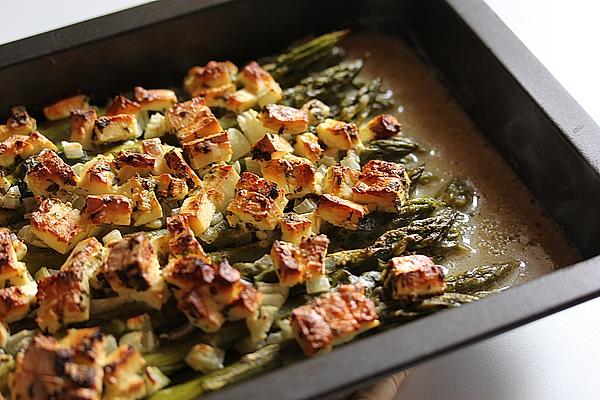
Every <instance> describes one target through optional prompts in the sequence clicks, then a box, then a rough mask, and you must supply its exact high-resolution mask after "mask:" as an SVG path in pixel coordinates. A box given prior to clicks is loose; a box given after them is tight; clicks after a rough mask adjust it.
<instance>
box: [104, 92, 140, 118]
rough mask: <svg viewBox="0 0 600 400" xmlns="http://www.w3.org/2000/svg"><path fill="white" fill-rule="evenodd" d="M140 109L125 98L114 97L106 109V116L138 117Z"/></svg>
mask: <svg viewBox="0 0 600 400" xmlns="http://www.w3.org/2000/svg"><path fill="white" fill-rule="evenodd" d="M140 111H142V107H141V106H140V104H139V103H138V102H136V101H133V100H129V99H128V98H127V97H125V96H121V95H119V96H115V97H114V98H113V100H112V102H111V103H110V105H109V106H108V108H107V109H106V115H119V114H132V115H136V116H137V115H139V114H140Z"/></svg>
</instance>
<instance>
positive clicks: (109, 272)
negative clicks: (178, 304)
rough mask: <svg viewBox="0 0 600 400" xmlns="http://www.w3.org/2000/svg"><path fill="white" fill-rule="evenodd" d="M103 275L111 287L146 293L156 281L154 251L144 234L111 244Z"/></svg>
mask: <svg viewBox="0 0 600 400" xmlns="http://www.w3.org/2000/svg"><path fill="white" fill-rule="evenodd" d="M108 250H109V252H108V257H107V259H106V262H105V263H104V265H103V273H104V275H105V276H106V279H107V280H108V282H109V283H111V286H113V287H125V288H128V289H133V290H137V291H145V290H148V289H150V287H152V284H153V281H154V279H155V277H154V274H153V271H152V269H153V263H152V260H153V259H154V258H155V254H154V249H153V247H152V245H151V244H150V241H149V240H148V238H147V237H146V235H145V234H144V233H142V232H140V233H137V234H135V235H134V236H132V237H130V238H128V239H123V240H120V241H118V242H115V243H111V245H110V246H109V247H108Z"/></svg>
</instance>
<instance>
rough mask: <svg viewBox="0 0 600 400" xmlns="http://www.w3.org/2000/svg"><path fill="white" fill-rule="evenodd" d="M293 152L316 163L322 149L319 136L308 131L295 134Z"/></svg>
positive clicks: (321, 154)
mask: <svg viewBox="0 0 600 400" xmlns="http://www.w3.org/2000/svg"><path fill="white" fill-rule="evenodd" d="M294 152H295V153H296V154H297V155H299V156H301V157H304V158H307V159H309V160H310V161H311V162H312V163H314V164H316V163H317V161H319V160H320V159H321V157H323V153H324V151H323V149H322V148H321V145H320V144H319V138H318V137H316V136H315V135H314V134H312V133H310V132H305V133H303V134H301V135H298V136H296V143H294Z"/></svg>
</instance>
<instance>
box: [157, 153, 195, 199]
mask: <svg viewBox="0 0 600 400" xmlns="http://www.w3.org/2000/svg"><path fill="white" fill-rule="evenodd" d="M165 163H166V164H167V167H168V168H169V170H170V172H171V173H172V174H173V175H174V176H175V177H177V178H180V179H184V180H185V183H186V184H187V186H188V189H189V190H193V189H196V188H197V187H200V178H198V175H196V173H195V172H194V170H193V169H192V167H190V166H189V165H188V163H187V162H186V161H185V159H184V158H183V156H182V155H181V153H179V152H178V151H177V150H174V149H173V150H170V151H168V152H167V153H165Z"/></svg>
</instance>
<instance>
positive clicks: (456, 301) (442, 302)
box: [378, 293, 479, 322]
mask: <svg viewBox="0 0 600 400" xmlns="http://www.w3.org/2000/svg"><path fill="white" fill-rule="evenodd" d="M476 300H479V297H478V296H473V295H469V294H462V293H444V294H441V295H439V296H434V297H430V298H428V299H425V300H423V301H421V302H419V303H417V304H416V305H414V306H413V307H410V308H394V307H389V306H385V305H384V307H383V309H381V310H379V312H378V315H379V316H380V317H381V318H382V319H383V320H387V321H390V322H391V321H394V322H404V321H410V320H412V319H415V318H419V317H422V316H425V315H428V314H432V313H434V312H436V311H440V310H445V309H449V308H456V307H460V306H461V305H463V304H467V303H471V302H473V301H476Z"/></svg>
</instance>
